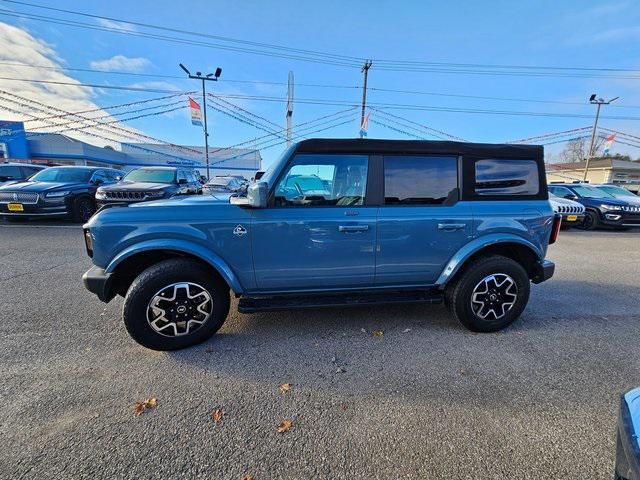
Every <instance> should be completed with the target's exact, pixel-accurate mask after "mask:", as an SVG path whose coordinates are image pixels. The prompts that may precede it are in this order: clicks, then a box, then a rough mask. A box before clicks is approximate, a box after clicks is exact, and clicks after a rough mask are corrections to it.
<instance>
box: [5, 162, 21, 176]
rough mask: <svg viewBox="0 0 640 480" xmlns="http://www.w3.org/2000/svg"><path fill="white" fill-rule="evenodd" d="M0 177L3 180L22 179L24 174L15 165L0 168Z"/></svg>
mask: <svg viewBox="0 0 640 480" xmlns="http://www.w3.org/2000/svg"><path fill="white" fill-rule="evenodd" d="M0 177H3V178H21V177H22V172H20V167H18V166H15V165H5V166H0Z"/></svg>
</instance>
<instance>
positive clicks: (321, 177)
mask: <svg viewBox="0 0 640 480" xmlns="http://www.w3.org/2000/svg"><path fill="white" fill-rule="evenodd" d="M368 162H369V157H368V156H367V155H339V154H338V155H322V154H300V155H296V157H295V158H294V159H293V161H292V162H291V164H290V165H289V167H288V169H287V171H286V172H285V174H284V175H283V176H282V177H281V178H280V181H279V182H278V184H277V185H276V188H275V191H274V200H275V202H274V203H275V205H276V206H279V207H283V206H344V207H350V206H357V205H363V204H364V197H365V194H366V186H367V168H368Z"/></svg>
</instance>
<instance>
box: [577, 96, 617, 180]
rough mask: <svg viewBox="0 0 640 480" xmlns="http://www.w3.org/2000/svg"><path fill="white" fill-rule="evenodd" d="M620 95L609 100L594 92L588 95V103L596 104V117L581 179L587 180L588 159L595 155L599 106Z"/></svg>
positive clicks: (607, 103)
mask: <svg viewBox="0 0 640 480" xmlns="http://www.w3.org/2000/svg"><path fill="white" fill-rule="evenodd" d="M618 98H620V97H614V98H612V99H611V100H608V101H605V100H604V99H603V98H597V99H596V94H595V93H594V94H592V95H591V97H589V103H591V104H592V105H596V118H595V119H594V121H593V130H591V142H590V144H589V153H588V154H587V160H586V162H585V164H584V174H583V176H582V181H583V182H586V181H587V174H588V173H589V161H590V160H591V158H592V157H593V156H594V155H595V153H596V152H595V144H596V133H597V131H598V119H599V118H600V107H602V105H609V104H610V103H611V102H614V101H616V100H617V99H618Z"/></svg>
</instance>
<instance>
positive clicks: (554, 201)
mask: <svg viewBox="0 0 640 480" xmlns="http://www.w3.org/2000/svg"><path fill="white" fill-rule="evenodd" d="M549 202H550V203H551V205H552V206H554V207H555V206H556V205H557V206H560V205H563V206H565V207H582V205H581V204H580V203H578V202H575V201H573V200H569V199H568V198H562V197H552V196H551V195H549Z"/></svg>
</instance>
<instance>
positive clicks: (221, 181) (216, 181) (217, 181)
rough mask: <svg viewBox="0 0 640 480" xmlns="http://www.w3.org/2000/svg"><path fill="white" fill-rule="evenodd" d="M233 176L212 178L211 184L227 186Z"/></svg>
mask: <svg viewBox="0 0 640 480" xmlns="http://www.w3.org/2000/svg"><path fill="white" fill-rule="evenodd" d="M231 180H232V179H231V178H212V179H211V180H210V181H209V185H213V186H216V187H226V186H227V185H228V184H229V183H230V182H231Z"/></svg>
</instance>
